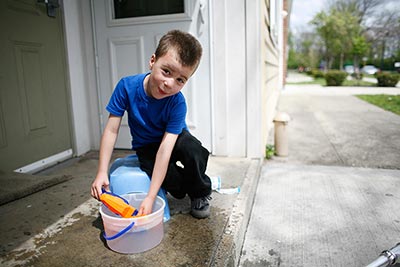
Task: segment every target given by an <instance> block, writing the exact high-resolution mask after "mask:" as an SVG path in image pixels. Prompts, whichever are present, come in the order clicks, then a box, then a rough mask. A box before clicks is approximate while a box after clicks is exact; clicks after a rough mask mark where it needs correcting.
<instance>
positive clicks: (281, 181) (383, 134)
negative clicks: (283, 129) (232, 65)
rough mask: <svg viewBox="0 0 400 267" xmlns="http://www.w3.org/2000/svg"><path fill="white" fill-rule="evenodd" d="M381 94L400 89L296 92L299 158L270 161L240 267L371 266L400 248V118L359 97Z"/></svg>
mask: <svg viewBox="0 0 400 267" xmlns="http://www.w3.org/2000/svg"><path fill="white" fill-rule="evenodd" d="M381 93H387V94H399V93H400V88H354V87H352V88H350V87H321V86H316V85H315V86H314V85H311V86H310V85H302V86H299V85H288V86H286V89H285V90H284V91H283V92H282V95H281V97H280V102H279V110H281V111H285V112H287V113H288V114H289V115H290V117H291V118H292V120H291V121H290V122H289V124H288V126H287V127H288V132H289V156H288V157H285V158H282V157H274V158H273V159H272V160H269V161H265V162H264V165H263V167H262V171H261V177H260V179H259V184H258V187H257V193H256V198H255V202H254V206H253V210H252V216H251V218H250V223H249V226H248V229H247V233H246V238H245V242H244V246H243V249H242V254H241V259H240V266H243V267H244V266H246V267H253V266H284V267H287V266H308V267H314V266H315V267H319V266H327V267H337V266H365V265H367V264H368V263H369V262H371V261H373V260H374V259H375V258H376V257H377V256H378V255H379V254H380V252H382V251H383V250H385V249H389V248H391V247H393V246H394V245H395V244H397V243H398V242H400V209H398V207H399V203H400V190H399V188H400V116H398V115H395V114H393V113H391V112H387V111H384V110H382V109H380V108H378V107H376V106H373V105H371V104H368V103H366V102H364V101H362V100H360V99H358V98H357V97H355V96H353V94H381ZM269 142H270V143H273V142H274V141H273V139H271V140H269Z"/></svg>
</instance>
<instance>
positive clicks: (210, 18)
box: [208, 0, 216, 155]
mask: <svg viewBox="0 0 400 267" xmlns="http://www.w3.org/2000/svg"><path fill="white" fill-rule="evenodd" d="M208 7H209V8H208V12H209V13H208V25H209V26H208V30H209V40H208V46H209V48H210V59H209V60H210V102H211V118H210V119H211V140H210V141H211V153H212V155H215V150H216V144H215V143H216V140H215V134H216V133H215V116H216V112H215V106H214V102H215V87H214V45H213V44H214V31H213V27H214V19H213V16H214V14H213V12H214V11H213V8H212V0H208Z"/></svg>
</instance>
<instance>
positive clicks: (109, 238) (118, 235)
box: [103, 222, 135, 240]
mask: <svg viewBox="0 0 400 267" xmlns="http://www.w3.org/2000/svg"><path fill="white" fill-rule="evenodd" d="M134 225H135V222H132V223H131V224H129V225H128V226H127V227H126V228H125V229H122V230H121V231H120V232H119V233H116V234H115V235H113V236H107V235H106V232H104V233H103V237H104V238H105V239H106V240H114V239H116V238H118V237H120V236H122V235H123V234H125V233H126V232H128V231H129V230H131V228H132V227H133V226H134Z"/></svg>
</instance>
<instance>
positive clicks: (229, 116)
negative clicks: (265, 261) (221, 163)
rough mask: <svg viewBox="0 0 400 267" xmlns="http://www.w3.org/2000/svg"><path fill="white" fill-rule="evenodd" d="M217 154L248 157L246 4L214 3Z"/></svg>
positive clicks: (239, 0)
mask: <svg viewBox="0 0 400 267" xmlns="http://www.w3.org/2000/svg"><path fill="white" fill-rule="evenodd" d="M210 4H211V8H212V15H211V16H212V22H213V23H212V25H211V27H212V29H211V31H212V49H213V55H214V58H213V59H212V64H213V70H214V76H213V77H214V79H213V80H214V81H213V92H214V93H213V96H214V97H213V106H214V112H213V116H214V149H213V151H214V154H215V155H218V156H239V157H245V156H246V61H245V59H246V58H245V56H246V47H245V3H244V1H243V0H220V1H212V2H211V3H210Z"/></svg>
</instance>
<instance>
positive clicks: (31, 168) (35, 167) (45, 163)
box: [14, 149, 72, 173]
mask: <svg viewBox="0 0 400 267" xmlns="http://www.w3.org/2000/svg"><path fill="white" fill-rule="evenodd" d="M71 157H72V149H68V150H65V151H63V152H60V153H58V154H55V155H53V156H50V157H47V158H44V159H41V160H38V161H36V162H34V163H31V164H29V165H26V166H23V167H21V168H18V169H16V170H14V171H15V172H20V173H33V172H37V171H40V170H43V169H45V168H47V167H50V166H52V165H56V164H57V163H59V162H61V161H64V160H66V159H69V158H71Z"/></svg>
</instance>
